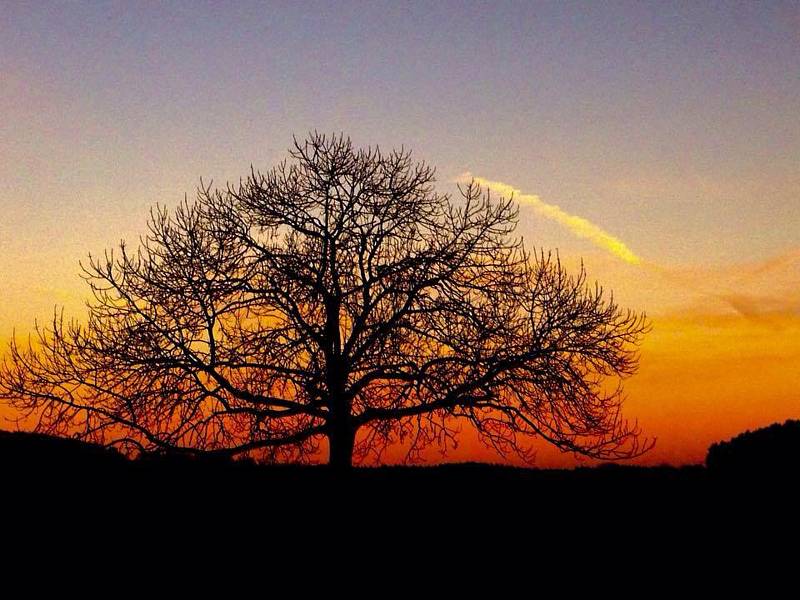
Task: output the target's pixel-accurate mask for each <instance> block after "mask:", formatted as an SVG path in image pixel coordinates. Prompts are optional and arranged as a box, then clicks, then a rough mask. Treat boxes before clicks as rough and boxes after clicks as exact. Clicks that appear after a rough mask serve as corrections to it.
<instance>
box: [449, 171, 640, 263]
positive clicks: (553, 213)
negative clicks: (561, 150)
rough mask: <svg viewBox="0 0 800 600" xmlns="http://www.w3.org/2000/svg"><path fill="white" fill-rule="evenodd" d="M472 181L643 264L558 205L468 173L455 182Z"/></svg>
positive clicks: (610, 237)
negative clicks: (511, 198)
mask: <svg viewBox="0 0 800 600" xmlns="http://www.w3.org/2000/svg"><path fill="white" fill-rule="evenodd" d="M473 180H474V181H475V182H476V183H478V184H479V185H481V186H483V187H487V188H489V189H490V190H491V191H493V192H495V193H499V194H501V195H502V196H506V197H510V196H513V197H514V199H515V200H516V201H517V202H519V203H520V204H524V205H526V206H530V207H532V208H533V209H534V210H535V211H536V212H537V213H539V214H540V215H542V216H543V217H545V218H548V219H551V220H553V221H555V222H556V223H558V224H559V225H562V226H564V227H566V228H567V229H568V230H569V231H571V232H572V233H573V234H574V235H576V236H578V237H580V238H585V239H587V240H589V241H591V242H592V243H593V244H595V245H596V246H598V247H600V248H603V249H604V250H607V251H608V252H610V253H611V254H613V255H614V256H616V257H617V258H619V259H621V260H623V261H625V262H626V263H629V264H632V265H637V264H639V263H640V262H641V259H640V258H639V257H638V256H636V255H635V254H634V253H633V251H632V250H631V249H630V248H628V246H627V245H625V243H624V242H623V241H622V240H620V239H619V238H616V237H614V236H613V235H611V234H610V233H608V232H607V231H605V230H604V229H602V228H601V227H599V226H597V225H595V224H594V223H592V222H591V221H588V220H587V219H584V218H583V217H579V216H576V215H571V214H569V213H568V212H566V211H564V210H563V209H561V208H560V207H558V206H556V205H555V204H548V203H547V202H544V201H543V200H542V199H541V198H539V196H536V195H534V194H524V193H522V191H521V190H519V189H517V188H515V187H512V186H511V185H509V184H507V183H503V182H502V181H492V180H489V179H484V178H483V177H477V176H475V175H473V174H472V173H469V172H467V173H464V174H462V175H460V176H459V177H457V178H456V181H457V182H459V183H468V182H470V181H473Z"/></svg>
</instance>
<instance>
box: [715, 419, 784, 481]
mask: <svg viewBox="0 0 800 600" xmlns="http://www.w3.org/2000/svg"><path fill="white" fill-rule="evenodd" d="M706 466H707V467H708V468H709V469H710V470H712V471H716V472H725V473H732V472H745V473H751V474H752V473H758V472H773V473H774V472H776V471H783V472H790V471H794V472H797V470H798V468H800V421H798V420H788V421H786V422H785V423H783V424H781V423H774V424H773V425H770V426H769V427H763V428H761V429H756V430H755V431H746V432H744V433H741V434H739V435H737V436H736V437H734V438H733V439H731V440H728V441H726V442H717V443H715V444H712V445H711V447H710V448H709V449H708V455H707V456H706Z"/></svg>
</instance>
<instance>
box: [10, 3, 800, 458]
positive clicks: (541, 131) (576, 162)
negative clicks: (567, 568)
mask: <svg viewBox="0 0 800 600" xmlns="http://www.w3.org/2000/svg"><path fill="white" fill-rule="evenodd" d="M314 129H316V130H319V131H322V132H344V133H345V134H347V135H349V136H350V137H351V138H352V139H353V141H354V142H355V143H356V144H357V145H364V146H366V145H374V144H379V145H380V146H381V147H383V148H391V147H399V146H401V145H403V146H405V147H406V148H411V149H412V150H413V151H414V153H415V156H416V158H417V159H420V160H425V161H427V162H429V163H430V164H433V165H435V166H436V167H437V173H438V181H439V186H440V189H441V190H442V191H454V190H455V185H456V182H457V181H460V180H462V179H463V178H464V177H465V174H469V175H468V176H472V177H477V178H480V179H481V180H483V181H485V182H488V183H489V185H490V187H491V188H492V189H494V190H495V191H496V192H498V193H504V192H507V191H510V190H512V189H513V190H516V195H517V196H518V199H519V200H520V203H521V214H520V219H521V225H520V228H521V233H522V234H523V235H524V237H525V239H526V241H527V243H528V244H529V245H530V246H533V247H543V248H545V249H547V248H558V249H559V251H560V252H561V255H562V257H564V259H565V261H566V262H567V263H568V264H570V265H573V266H575V265H577V264H578V261H579V259H580V258H581V257H582V258H583V259H584V262H585V264H586V267H587V270H588V272H589V275H590V278H592V279H597V280H599V281H600V282H601V283H602V284H603V285H604V286H605V287H606V288H608V289H611V290H614V293H615V298H617V299H618V300H619V302H620V303H621V304H623V305H625V306H630V307H631V308H635V309H637V310H644V311H646V312H647V314H648V315H649V316H650V318H651V320H652V323H653V330H652V332H651V333H650V334H649V335H648V337H647V338H646V339H645V342H644V345H643V348H642V358H641V367H640V371H639V373H638V374H637V375H636V376H634V377H633V378H631V379H630V380H628V382H627V384H626V389H627V394H628V401H627V405H626V407H627V408H626V414H627V416H628V417H629V418H630V419H631V420H638V422H639V424H640V427H641V428H642V429H643V430H644V432H645V434H646V435H647V436H650V437H657V438H658V442H657V445H656V447H655V449H654V450H653V451H652V452H651V453H650V454H648V455H647V456H645V457H643V458H642V459H640V460H641V462H645V463H660V462H670V463H674V464H681V463H689V462H698V461H701V460H702V459H703V458H704V455H705V451H706V449H707V447H708V445H709V443H710V442H712V441H715V440H718V439H722V438H727V437H730V436H732V435H734V434H736V433H738V432H740V431H742V430H744V429H747V428H754V427H759V426H763V425H767V424H769V423H772V422H775V421H782V420H784V419H787V418H800V4H798V3H797V2H785V3H782V2H762V3H755V2H742V3H736V2H721V3H717V2H704V3H701V2H692V3H668V2H653V3H649V2H635V3H634V2H631V3H627V2H594V3H583V2H553V3H550V2H513V3H512V2H497V3H478V2H436V3H400V2H394V3H381V2H363V3H361V2H358V3H344V2H339V3H311V2H302V3H300V2H297V3H289V2H286V3H255V2H254V3H247V2H236V3H225V2H208V3H201V2H186V3H179V2H169V3H130V2H119V3H116V2H103V3H100V2H92V3H88V2H87V3H84V2H35V3H32V2H14V1H13V0H12V1H11V2H5V3H4V4H3V9H2V11H0V282H2V292H1V293H0V342H2V343H3V345H4V346H5V342H6V341H7V340H8V339H9V338H10V337H11V335H12V331H14V330H15V329H16V332H17V335H20V334H21V335H25V334H27V332H28V331H29V330H30V329H31V326H32V324H33V322H34V320H35V319H37V318H39V319H47V318H48V317H49V316H51V315H52V311H53V306H54V305H55V304H58V305H63V306H65V307H66V311H67V312H68V313H70V314H76V315H78V316H80V315H81V314H82V311H83V308H82V302H83V300H84V299H85V298H86V291H87V290H86V289H85V286H84V283H83V281H82V280H81V279H80V277H79V276H78V273H79V268H78V261H79V260H82V259H84V258H85V257H86V255H87V254H88V253H89V252H93V253H98V252H102V251H103V250H104V249H105V248H107V247H110V246H113V245H114V244H115V243H117V242H118V241H119V240H120V239H121V238H126V239H129V240H132V241H133V240H135V238H136V236H137V235H138V234H139V233H141V232H142V231H143V229H144V226H145V223H146V218H147V213H148V208H149V207H150V206H151V205H153V204H155V203H156V202H159V203H162V204H165V205H167V206H171V205H175V204H176V203H177V202H179V201H180V200H181V199H182V198H183V196H184V193H188V194H189V195H192V194H193V190H194V188H195V187H196V186H197V184H198V182H199V178H200V177H203V178H204V180H211V179H213V180H214V182H217V183H220V184H223V183H224V182H226V181H228V180H238V179H239V177H240V176H243V175H246V174H247V172H248V171H249V169H250V165H251V164H252V165H253V166H254V167H256V168H259V169H262V170H266V169H267V168H269V167H270V166H272V165H273V164H275V163H276V162H277V161H279V160H281V159H282V158H284V157H285V156H286V149H287V147H288V146H289V145H290V143H291V140H292V135H293V134H297V135H298V136H304V135H305V134H306V133H307V132H308V131H309V130H314ZM1 410H3V409H0V411H1ZM2 427H5V425H2V424H0V428H2ZM450 458H451V459H468V458H483V459H489V458H491V455H490V454H489V453H487V452H486V451H484V450H481V449H478V448H477V447H476V446H475V444H474V442H473V441H472V439H471V437H470V436H469V435H468V434H465V435H464V443H463V445H462V446H461V447H460V448H459V449H458V450H457V451H455V452H454V453H452V454H451V457H450ZM573 463H574V459H573V458H572V457H570V456H560V455H558V454H557V453H555V452H552V451H551V450H549V449H547V448H542V450H541V453H540V458H539V465H540V466H551V465H564V464H573Z"/></svg>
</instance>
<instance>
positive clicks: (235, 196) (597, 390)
mask: <svg viewBox="0 0 800 600" xmlns="http://www.w3.org/2000/svg"><path fill="white" fill-rule="evenodd" d="M290 156H291V159H292V160H291V161H290V162H284V163H282V164H280V165H279V166H277V167H275V168H273V169H272V170H270V171H268V172H267V173H266V174H261V173H258V172H255V171H253V172H252V173H251V175H250V176H249V177H248V178H247V179H246V180H244V181H240V183H239V184H238V185H235V186H233V185H228V186H227V188H226V189H223V190H220V189H213V188H212V187H211V186H210V185H205V184H201V187H200V189H199V190H198V194H197V199H196V201H194V202H189V201H184V203H183V204H181V205H180V206H179V207H178V208H177V209H176V210H174V211H167V210H166V209H163V208H159V207H156V208H155V209H153V211H152V212H151V218H150V220H149V233H148V235H146V236H144V237H143V238H142V239H141V241H140V245H139V247H138V248H137V249H136V250H135V251H131V250H129V249H128V247H127V246H126V245H125V244H124V243H121V244H120V246H119V248H118V249H117V251H116V252H107V253H106V254H105V255H104V256H103V257H102V258H97V257H91V256H90V259H89V262H88V264H87V265H84V266H83V270H84V276H85V278H86V280H87V282H88V284H89V285H90V286H91V290H92V292H93V300H91V301H90V302H89V314H88V321H87V322H86V323H85V324H80V323H78V322H75V321H72V322H67V321H65V320H64V319H63V317H62V316H61V315H58V314H57V315H56V317H55V318H54V319H53V322H52V326H51V327H46V328H37V332H38V336H37V337H36V339H34V340H33V342H32V343H28V344H27V345H25V346H23V345H21V344H19V343H17V342H16V341H15V342H12V344H11V347H10V349H9V352H8V356H7V359H6V360H5V363H4V366H3V368H2V370H0V397H2V398H4V399H5V400H7V401H8V402H10V404H11V405H12V406H14V407H16V408H17V409H19V410H20V411H22V414H23V415H27V416H29V417H30V416H33V417H35V418H36V419H37V423H38V428H39V429H40V430H44V431H48V432H51V433H58V434H66V433H68V432H72V433H73V434H74V433H75V432H76V431H77V432H79V434H80V435H81V436H83V437H85V438H88V439H93V440H99V441H103V442H105V443H114V444H126V445H134V446H137V447H139V448H140V449H144V450H153V449H167V450H173V451H187V452H195V451H197V452H199V451H208V452H220V453H230V454H236V453H244V452H250V451H256V450H260V451H261V452H263V453H265V454H266V456H267V457H268V458H271V459H274V460H304V459H309V458H310V457H314V456H317V455H318V454H319V451H320V450H321V448H320V443H321V442H322V441H323V440H327V445H328V448H329V462H330V464H332V465H335V466H337V467H349V466H350V465H351V464H352V461H353V458H354V457H355V458H356V459H359V460H360V459H363V458H364V457H365V455H367V454H368V453H370V452H374V453H376V455H378V456H379V455H380V452H381V451H382V450H383V449H384V448H385V447H386V446H387V445H388V444H390V443H392V442H394V441H397V440H398V439H403V440H405V442H406V443H407V444H408V446H409V447H410V449H411V450H410V453H411V457H412V458H413V457H414V454H415V453H418V452H419V450H420V449H422V448H424V447H426V446H428V445H430V444H432V443H435V444H439V445H441V446H444V447H447V445H448V443H449V442H450V441H452V440H454V436H455V435H456V429H455V427H456V425H457V424H458V422H459V421H464V420H465V421H468V422H469V423H470V424H471V425H472V426H474V427H475V429H476V430H477V432H478V433H479V435H480V437H481V439H482V440H483V441H484V442H485V443H487V444H489V445H491V446H493V447H494V448H495V449H496V450H497V451H498V452H500V453H501V454H507V453H510V452H518V453H520V454H522V455H523V456H527V452H528V450H527V449H526V442H527V441H528V440H529V439H530V438H531V436H539V437H541V438H544V439H545V440H547V441H549V442H551V443H553V444H555V445H556V446H558V447H559V448H561V449H563V450H567V451H573V452H577V453H580V454H584V455H588V456H593V457H604V458H620V457H629V456H633V455H635V454H638V453H640V452H642V451H644V450H645V449H646V448H647V446H648V445H647V444H643V443H641V442H640V440H639V436H638V431H637V430H636V428H635V427H629V426H628V424H627V423H626V422H625V421H624V420H622V419H621V417H620V408H621V402H622V395H621V388H620V387H619V385H616V386H612V387H611V388H609V387H608V385H607V384H606V381H605V380H606V378H608V377H611V378H612V380H614V381H617V382H618V381H619V379H620V378H622V377H624V376H627V375H629V374H631V373H633V372H634V371H635V368H636V365H637V353H636V350H635V345H636V344H637V342H638V341H639V340H640V337H641V335H642V334H643V333H644V332H645V331H646V329H647V323H646V321H645V319H644V317H643V316H641V315H639V314H636V313H633V312H630V311H626V310H622V309H620V308H619V307H618V306H617V305H616V304H615V303H614V301H613V297H612V298H606V296H605V295H604V292H603V290H602V288H600V287H598V286H596V285H595V286H589V285H587V283H586V275H585V272H584V271H583V269H581V270H580V272H579V273H577V275H575V276H571V275H569V274H568V273H567V272H566V270H565V269H564V268H563V267H562V265H561V264H560V262H559V260H558V258H557V257H555V256H553V255H551V254H545V253H542V252H539V253H529V252H528V251H526V250H525V248H524V246H523V244H522V240H521V239H519V238H516V237H513V234H514V230H515V227H516V224H517V208H516V205H515V203H514V202H513V199H511V198H505V199H504V198H498V199H493V198H491V197H490V194H489V192H488V190H486V191H484V190H481V189H480V188H479V186H478V185H476V184H474V183H473V184H470V185H466V186H462V187H460V188H459V190H460V195H461V197H460V198H458V199H457V200H456V201H453V200H452V199H451V198H450V197H449V196H448V195H443V194H440V193H437V192H436V191H435V190H434V187H433V183H434V171H433V169H431V168H430V167H428V166H426V165H425V164H421V163H415V162H413V161H412V160H411V156H410V153H409V152H406V151H403V150H401V151H392V152H390V153H388V154H386V153H382V152H381V151H380V150H379V149H377V148H375V149H372V148H370V149H367V150H358V149H355V148H354V147H353V146H352V144H351V142H350V140H349V139H344V138H343V137H326V136H322V135H318V134H313V135H311V136H309V138H308V139H307V140H305V141H298V140H295V143H294V147H293V149H292V150H290Z"/></svg>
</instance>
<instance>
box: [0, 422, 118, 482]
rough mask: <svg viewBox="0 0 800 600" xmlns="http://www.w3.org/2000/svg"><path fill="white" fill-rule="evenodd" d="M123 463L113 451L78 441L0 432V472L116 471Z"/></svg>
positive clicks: (50, 436) (15, 432)
mask: <svg viewBox="0 0 800 600" xmlns="http://www.w3.org/2000/svg"><path fill="white" fill-rule="evenodd" d="M125 463H127V459H126V458H125V457H124V456H123V455H122V454H121V453H120V452H118V451H117V450H116V449H114V448H109V447H105V446H102V445H100V444H93V443H90V442H84V441H82V440H77V439H72V438H64V437H57V436H52V435H45V434H41V433H29V432H25V431H2V430H0V469H2V471H3V472H8V471H10V470H11V471H23V470H30V471H36V470H40V469H47V470H64V469H68V470H74V469H76V468H77V469H81V468H83V469H85V468H119V467H122V466H123V465H124V464H125Z"/></svg>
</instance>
